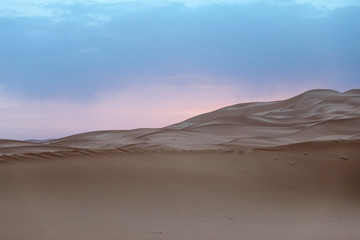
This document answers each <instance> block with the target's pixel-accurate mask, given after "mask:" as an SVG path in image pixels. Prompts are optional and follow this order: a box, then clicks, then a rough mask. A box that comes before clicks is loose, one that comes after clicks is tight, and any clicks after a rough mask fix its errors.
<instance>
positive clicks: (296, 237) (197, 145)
mask: <svg viewBox="0 0 360 240" xmlns="http://www.w3.org/2000/svg"><path fill="white" fill-rule="evenodd" d="M0 196H1V197H0V239H4V240H5V239H6V240H7V239H16V240H18V239H20V240H21V239H29V240H43V239H44V240H45V239H46V240H48V239H69V240H75V239H90V240H91V239H94V240H95V239H108V240H112V239H126V240H139V239H159V240H160V239H167V240H182V239H194V240H219V239H222V240H239V239H244V240H250V239H254V240H289V239H291V240H339V239H341V240H358V239H360V231H359V226H360V90H359V89H355V90H350V91H347V92H344V93H339V92H336V91H332V90H312V91H308V92H305V93H303V94H300V95H298V96H295V97H293V98H290V99H287V100H282V101H274V102H254V103H243V104H237V105H233V106H229V107H224V108H222V109H219V110H216V111H213V112H210V113H205V114H202V115H199V116H196V117H193V118H190V119H188V120H185V121H183V122H180V123H176V124H173V125H171V126H167V127H164V128H159V129H149V128H144V129H135V130H126V131H125V130H114V131H97V132H90V133H82V134H77V135H73V136H69V137H65V138H61V139H53V140H48V141H31V142H27V141H14V140H0Z"/></svg>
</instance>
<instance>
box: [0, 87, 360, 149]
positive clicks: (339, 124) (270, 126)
mask: <svg viewBox="0 0 360 240" xmlns="http://www.w3.org/2000/svg"><path fill="white" fill-rule="evenodd" d="M359 139H360V90H358V89H354V90H349V91H347V92H345V93H339V92H337V91H333V90H311V91H308V92H305V93H303V94H300V95H298V96H295V97H293V98H290V99H287V100H282V101H274V102H253V103H242V104H237V105H233V106H229V107H224V108H221V109H219V110H216V111H213V112H210V113H205V114H202V115H199V116H196V117H193V118H190V119H188V120H185V121H183V122H181V123H177V124H174V125H171V126H168V127H164V128H160V129H149V128H144V129H135V130H126V131H125V130H124V131H121V130H114V131H97V132H90V133H82V134H77V135H73V136H69V137H65V138H61V139H55V140H48V141H31V142H32V143H38V144H37V145H35V144H30V143H28V142H23V143H21V142H20V141H19V142H17V143H16V144H14V141H9V142H8V143H6V141H5V140H2V143H0V146H1V149H0V153H6V154H10V153H12V154H17V153H18V152H24V150H22V149H23V146H30V145H31V148H29V147H28V150H27V151H29V152H33V151H35V152H39V149H40V151H43V150H44V151H49V152H52V151H57V150H59V148H70V149H71V150H73V149H97V150H99V149H122V150H129V149H137V150H169V149H172V150H216V149H217V150H221V149H233V150H234V149H241V148H244V147H245V148H246V147H249V148H255V147H273V146H280V145H287V144H294V143H300V142H307V141H335V140H341V141H344V140H359Z"/></svg>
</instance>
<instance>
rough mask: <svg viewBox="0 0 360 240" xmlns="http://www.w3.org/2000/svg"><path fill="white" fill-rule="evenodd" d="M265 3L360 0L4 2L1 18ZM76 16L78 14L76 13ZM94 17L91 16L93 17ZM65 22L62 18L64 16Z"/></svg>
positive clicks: (328, 6) (326, 5)
mask: <svg viewBox="0 0 360 240" xmlns="http://www.w3.org/2000/svg"><path fill="white" fill-rule="evenodd" d="M249 3H264V4H275V5H284V4H285V5H289V4H310V5H312V6H314V7H315V8H317V9H319V10H325V11H331V10H335V9H337V8H343V7H350V6H360V2H359V1H358V0H341V1H340V0H292V1H276V0H77V1H75V0H65V1H64V0H62V1H60V0H33V1H28V0H12V1H2V2H1V3H0V16H1V17H8V18H13V17H53V18H54V19H57V20H58V19H59V16H58V15H59V14H62V13H64V12H63V11H62V10H61V9H62V8H64V7H66V6H71V5H83V6H90V5H97V6H101V5H103V6H109V5H111V7H112V8H118V10H119V9H120V10H121V12H122V11H123V10H124V9H127V10H131V11H133V10H134V8H139V9H141V8H143V6H165V5H168V4H183V5H184V6H186V7H188V8H197V7H201V6H206V5H211V4H249ZM130 5H132V7H129V6H130ZM75 15H76V14H75ZM92 15H93V16H92V17H94V16H95V19H96V20H98V21H100V22H102V21H104V20H105V21H107V20H108V17H107V16H105V15H102V14H100V15H97V14H92ZM90 18H91V16H90ZM60 19H61V17H60Z"/></svg>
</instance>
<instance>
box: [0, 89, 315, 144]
mask: <svg viewBox="0 0 360 240" xmlns="http://www.w3.org/2000/svg"><path fill="white" fill-rule="evenodd" d="M305 90H308V89H302V88H301V87H286V86H283V87H277V88H275V89H273V90H272V91H268V92H259V91H258V90H256V88H250V87H248V86H235V85H225V84H224V85H221V84H209V83H207V84H206V85H205V84H201V83H199V84H187V85H182V86H171V85H165V84H142V85H132V86H128V87H127V88H125V89H123V90H122V91H110V90H109V91H104V92H101V93H99V94H97V96H96V97H95V100H92V101H89V102H75V101H66V100H43V99H42V100H36V99H26V98H19V97H16V96H12V95H11V94H9V93H6V91H5V90H4V89H2V90H0V91H1V92H0V93H1V99H0V100H1V101H0V102H1V105H0V109H1V112H2V114H1V116H0V132H1V138H10V139H32V138H37V139H46V138H58V137H64V136H67V135H71V134H76V133H81V132H88V131H95V130H118V129H134V128H143V127H145V128H157V127H164V126H167V125H171V124H174V123H176V122H180V121H183V120H185V119H187V118H190V117H193V116H196V115H199V114H202V113H206V112H209V111H213V110H216V109H218V108H222V107H225V106H229V105H232V104H237V103H242V102H250V101H269V100H279V99H285V98H288V97H292V96H294V95H295V94H298V93H301V92H303V91H305Z"/></svg>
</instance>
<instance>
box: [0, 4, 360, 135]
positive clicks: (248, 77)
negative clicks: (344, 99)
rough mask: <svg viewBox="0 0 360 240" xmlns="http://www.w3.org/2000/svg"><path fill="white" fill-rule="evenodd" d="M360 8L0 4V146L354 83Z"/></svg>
mask: <svg viewBox="0 0 360 240" xmlns="http://www.w3.org/2000/svg"><path fill="white" fill-rule="evenodd" d="M359 43H360V0H312V1H310V0H276V1H275V0H208V1H203V0H172V1H170V0H161V1H160V0H86V1H85V0H73V1H72V0H65V1H64V0H62V1H58V0H33V1H28V0H12V1H1V2H0V139H4V138H7V139H19V140H24V139H34V138H36V139H46V138H58V137H63V136H67V135H71V134H75V133H81V132H87V131H94V130H108V129H133V128H140V127H164V126H166V125H170V124H173V123H176V122H180V121H182V120H185V119H187V118H189V117H192V116H195V115H198V114H201V113H205V112H208V111H212V110H215V109H217V108H221V107H225V106H227V105H232V104H236V103H241V102H249V101H270V100H279V99H284V98H288V97H291V96H294V95H296V94H299V93H302V92H303V91H306V90H310V89H314V88H327V89H334V90H337V91H346V90H349V89H354V88H359V83H360V66H359V65H360V44H359Z"/></svg>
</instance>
